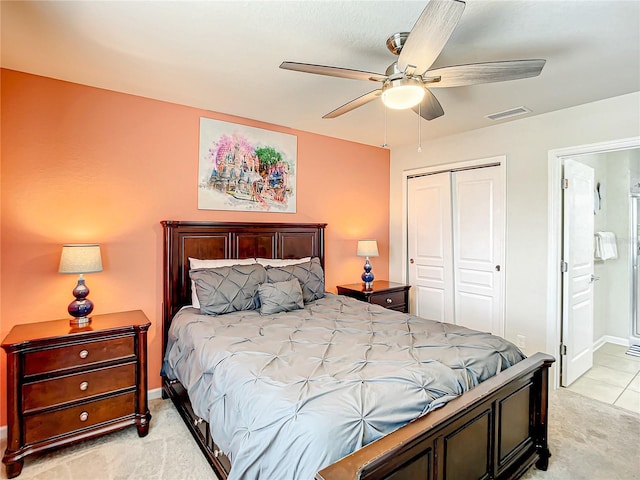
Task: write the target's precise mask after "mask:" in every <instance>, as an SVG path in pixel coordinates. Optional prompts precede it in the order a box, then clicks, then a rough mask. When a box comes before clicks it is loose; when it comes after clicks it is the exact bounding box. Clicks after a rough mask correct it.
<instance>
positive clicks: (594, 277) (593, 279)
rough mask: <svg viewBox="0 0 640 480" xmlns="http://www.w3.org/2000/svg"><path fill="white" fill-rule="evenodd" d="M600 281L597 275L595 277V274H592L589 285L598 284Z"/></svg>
mask: <svg viewBox="0 0 640 480" xmlns="http://www.w3.org/2000/svg"><path fill="white" fill-rule="evenodd" d="M598 280H600V277H598V276H597V275H594V274H593V273H592V274H591V280H590V282H589V283H593V282H597V281H598Z"/></svg>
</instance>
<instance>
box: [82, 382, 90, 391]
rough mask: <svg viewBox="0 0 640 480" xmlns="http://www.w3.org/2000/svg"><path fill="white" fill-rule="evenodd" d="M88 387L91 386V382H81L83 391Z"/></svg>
mask: <svg viewBox="0 0 640 480" xmlns="http://www.w3.org/2000/svg"><path fill="white" fill-rule="evenodd" d="M87 388H89V382H82V383H81V384H80V390H82V391H83V392H84V391H85V390H86V389H87Z"/></svg>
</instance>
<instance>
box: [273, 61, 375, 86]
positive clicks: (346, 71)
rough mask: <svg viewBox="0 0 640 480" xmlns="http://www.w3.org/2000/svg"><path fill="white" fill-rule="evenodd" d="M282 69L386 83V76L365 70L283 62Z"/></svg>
mask: <svg viewBox="0 0 640 480" xmlns="http://www.w3.org/2000/svg"><path fill="white" fill-rule="evenodd" d="M280 68H282V69H284V70H294V71H296V72H305V73H315V74H317V75H327V76H329V77H340V78H350V79H352V80H372V81H374V82H384V81H385V80H386V79H387V76H386V75H382V74H381V73H374V72H365V71H364V70H352V69H350V68H341V67H328V66H325V65H312V64H310V63H298V62H282V63H281V64H280Z"/></svg>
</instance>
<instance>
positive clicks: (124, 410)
mask: <svg viewBox="0 0 640 480" xmlns="http://www.w3.org/2000/svg"><path fill="white" fill-rule="evenodd" d="M150 325H151V324H150V323H149V320H148V319H147V317H146V316H145V314H144V313H143V312H142V311H140V310H135V311H130V312H120V313H111V314H106V315H94V316H93V317H92V321H91V323H90V324H89V325H87V326H85V327H79V328H75V327H70V326H69V320H68V319H63V320H54V321H50V322H37V323H28V324H22V325H16V326H14V327H13V328H12V329H11V331H10V332H9V334H8V335H7V337H6V338H5V339H4V341H3V342H2V348H3V349H4V350H5V351H6V352H7V423H8V425H7V449H6V450H5V453H4V456H3V458H2V462H3V463H4V464H6V469H7V477H8V478H13V477H16V476H18V475H20V472H21V471H22V466H23V462H24V457H26V456H27V455H30V454H32V453H37V452H42V451H46V450H49V449H53V448H58V447H62V446H65V445H69V444H72V443H77V442H79V441H82V440H86V439H88V438H93V437H97V436H99V435H103V434H105V433H109V432H113V431H115V430H119V429H122V428H125V427H128V426H133V425H135V426H136V427H137V429H138V435H139V436H141V437H144V436H145V435H146V434H147V433H148V432H149V421H150V420H151V414H150V413H149V408H148V405H147V330H148V329H149V326H150Z"/></svg>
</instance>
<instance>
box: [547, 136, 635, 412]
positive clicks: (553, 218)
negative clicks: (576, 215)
mask: <svg viewBox="0 0 640 480" xmlns="http://www.w3.org/2000/svg"><path fill="white" fill-rule="evenodd" d="M637 149H640V137H634V138H631V139H622V140H618V141H613V142H607V143H602V144H594V145H585V146H578V147H571V148H566V149H561V150H554V151H551V152H549V242H548V248H549V264H548V271H549V276H548V278H549V287H548V288H549V290H548V298H549V302H548V318H547V351H549V352H552V353H555V356H556V358H558V360H559V362H556V364H555V366H554V381H553V384H554V385H555V387H556V388H557V387H558V386H559V385H561V384H565V383H566V382H565V381H562V379H561V372H563V371H564V368H563V363H565V362H566V361H567V359H568V358H570V354H571V352H567V353H568V355H566V354H565V352H563V351H562V349H563V348H564V346H566V345H567V343H570V342H571V339H570V338H567V335H570V332H566V331H563V328H562V325H563V313H566V306H567V304H568V303H570V302H569V299H567V298H564V297H563V288H562V287H563V282H562V275H565V274H563V273H561V269H562V266H563V265H564V264H563V263H562V262H563V261H564V259H563V249H562V241H563V235H562V232H563V226H564V223H563V216H562V212H563V208H564V202H563V191H562V186H563V182H561V179H562V170H563V166H564V161H565V159H567V158H569V157H571V158H572V159H574V160H576V159H577V160H578V161H580V160H583V163H584V164H589V163H591V164H593V162H594V160H593V159H594V158H597V157H598V156H605V157H606V155H612V156H613V155H615V154H614V153H611V152H619V154H620V155H621V156H624V155H625V152H627V153H629V152H630V151H632V150H637ZM589 158H591V160H589ZM599 175H600V176H602V171H601V172H600V174H599ZM614 180H615V181H618V182H621V183H620V186H622V185H623V184H624V187H625V188H615V187H614V188H609V190H608V192H607V193H608V195H607V196H608V201H611V200H612V198H613V194H614V193H616V194H619V195H622V194H623V193H624V195H625V199H620V200H619V201H626V202H628V201H629V200H628V197H629V195H630V193H631V192H630V185H631V182H630V178H628V177H627V178H626V179H624V178H615V179H614ZM596 182H597V180H596ZM610 185H612V184H611V182H610ZM597 190H598V189H597V188H596V189H595V191H594V194H595V195H594V198H593V202H594V203H593V209H594V212H595V213H596V214H595V219H596V226H595V231H599V230H602V229H604V228H605V227H604V226H603V225H605V226H606V225H607V224H603V223H602V215H601V217H598V211H597V209H598V208H599V207H601V206H602V205H598V201H599V200H603V199H602V197H600V198H598V195H597V193H598V191H597ZM625 208H626V204H625ZM620 211H622V210H621V209H618V210H617V211H616V215H618V216H620ZM625 211H627V210H625ZM622 216H624V217H625V218H624V220H625V221H626V222H627V225H630V220H629V218H630V216H629V215H626V216H625V215H622ZM614 223H615V222H614ZM614 223H609V224H608V225H613V224H614ZM607 228H609V227H607ZM611 229H613V227H611ZM618 237H621V241H618V247H619V248H622V249H623V250H624V252H623V253H624V255H625V258H629V257H630V252H631V241H630V234H629V230H624V231H620V230H619V229H618ZM565 240H566V239H565ZM618 263H620V262H618ZM611 266H612V262H610V263H609V264H608V263H606V262H598V261H596V265H595V270H594V272H593V274H592V275H593V279H594V280H596V279H598V278H600V280H599V281H596V282H594V285H595V287H594V290H595V298H596V302H595V307H594V308H595V310H594V311H595V316H594V333H593V339H592V342H593V343H592V346H593V350H595V354H592V358H595V359H596V364H601V363H602V361H609V360H611V361H615V362H618V363H620V361H622V362H623V363H624V362H625V361H631V362H633V360H631V359H630V360H626V359H625V358H623V357H622V356H621V355H620V352H619V350H620V349H626V347H624V346H622V345H620V344H621V343H627V344H628V339H629V333H630V332H631V313H632V303H631V301H630V298H631V287H629V288H626V289H624V295H623V296H625V295H626V296H625V298H624V299H618V300H617V301H614V302H613V303H612V304H611V305H612V306H611V305H610V307H611V308H612V310H611V311H613V310H615V309H617V311H616V312H614V316H615V318H616V321H618V322H620V321H622V322H624V326H623V327H622V329H621V327H620V326H619V325H618V326H617V327H615V328H613V327H611V326H610V327H611V328H612V329H611V330H610V331H609V332H607V330H606V325H605V326H604V327H603V319H606V321H610V319H611V318H612V315H611V312H608V313H607V314H605V315H603V314H602V311H598V309H599V308H600V310H602V305H600V306H598V300H597V298H598V289H599V288H600V289H602V288H603V286H604V282H603V281H604V280H606V278H605V277H604V274H603V272H604V269H606V268H609V267H611ZM618 266H619V265H618ZM631 274H632V265H631V262H630V261H627V262H626V263H625V264H624V271H623V272H622V274H620V272H619V271H618V273H617V274H616V275H617V276H616V278H618V280H620V275H622V277H624V278H623V280H624V281H625V282H627V283H626V285H627V286H629V285H630V284H631V283H630V280H631ZM609 286H610V284H609ZM619 289H620V285H618V290H619ZM565 293H566V292H565ZM600 294H601V297H602V296H603V295H604V296H610V292H609V291H607V290H606V288H605V289H604V291H602V290H601V291H600ZM600 303H602V302H600ZM621 311H622V313H620V312H621ZM622 317H623V318H622ZM563 335H564V337H563ZM616 344H617V345H616ZM614 351H615V354H616V355H613V353H612V352H614ZM623 353H624V352H623ZM614 356H617V357H618V358H617V359H614V358H611V357H614ZM627 358H628V357H627ZM633 365H634V364H633V363H631V364H629V365H628V366H633ZM596 367H598V365H596ZM605 367H607V368H608V366H605ZM598 368H600V367H598ZM601 369H603V370H604V368H601ZM595 370H596V368H594V372H595ZM565 380H566V379H565ZM611 395H613V393H610V396H611ZM609 403H614V402H612V401H610V402H609Z"/></svg>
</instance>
